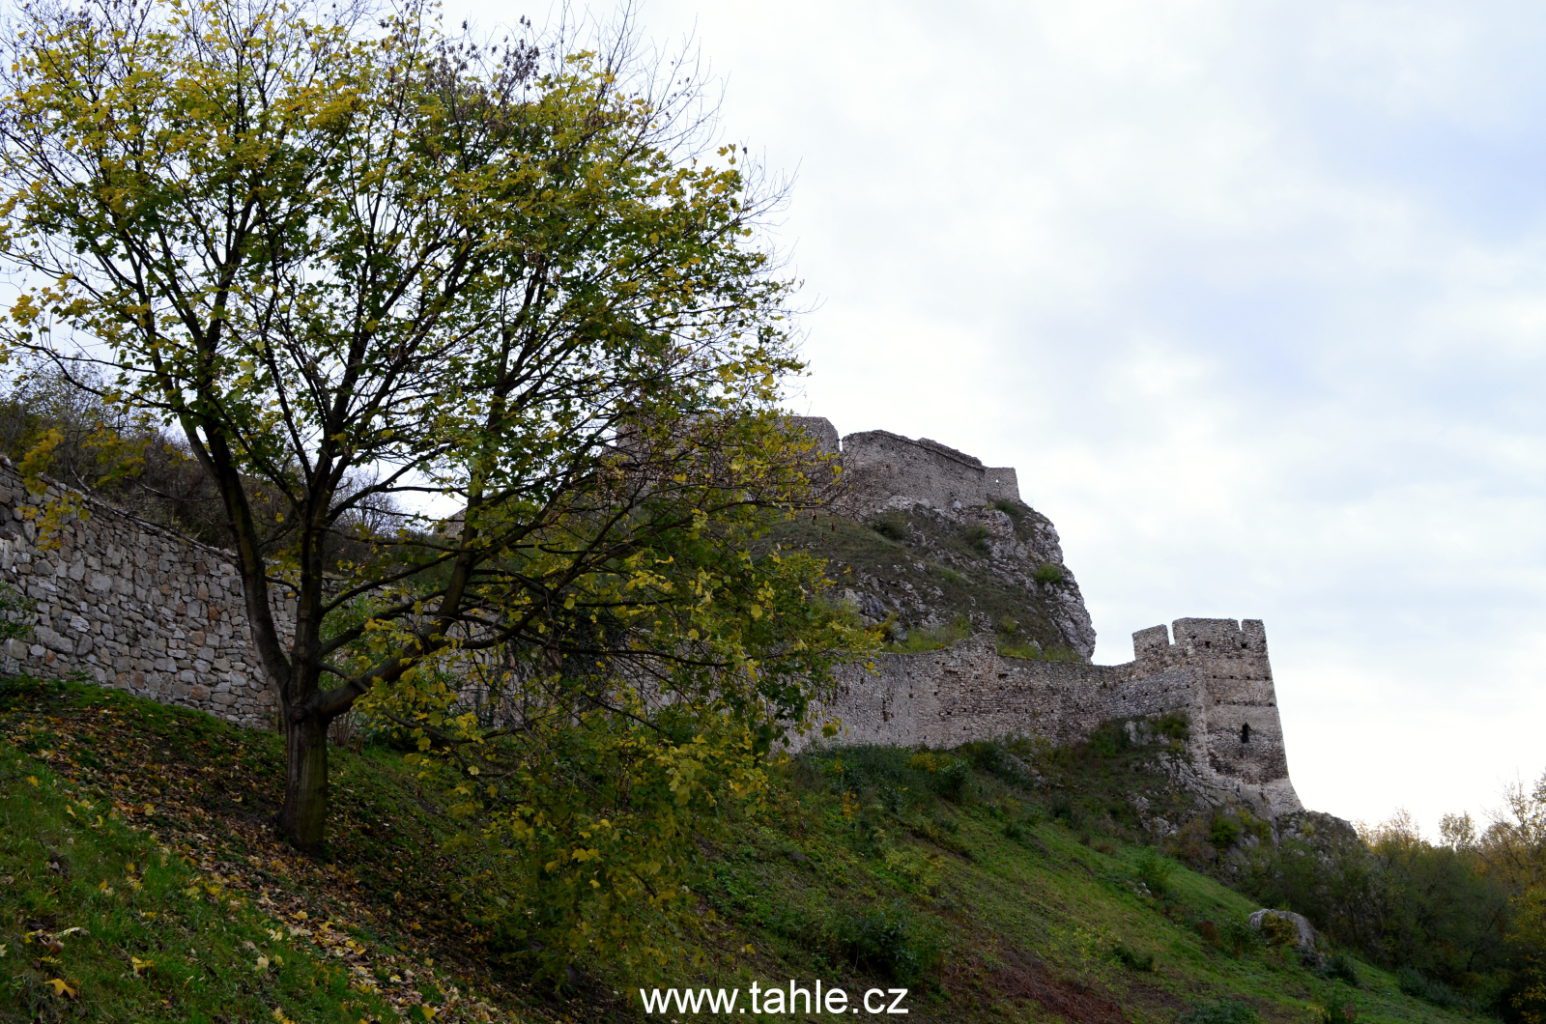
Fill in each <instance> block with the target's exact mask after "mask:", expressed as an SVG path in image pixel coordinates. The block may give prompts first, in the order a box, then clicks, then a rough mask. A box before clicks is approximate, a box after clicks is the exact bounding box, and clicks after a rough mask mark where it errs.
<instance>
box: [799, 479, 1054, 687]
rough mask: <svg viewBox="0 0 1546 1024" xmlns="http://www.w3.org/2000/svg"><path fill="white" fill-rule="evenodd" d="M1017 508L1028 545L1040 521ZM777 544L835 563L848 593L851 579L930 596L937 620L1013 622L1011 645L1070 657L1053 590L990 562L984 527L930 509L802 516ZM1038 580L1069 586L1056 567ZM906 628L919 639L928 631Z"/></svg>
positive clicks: (1044, 569) (1036, 573)
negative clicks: (943, 614) (860, 517)
mask: <svg viewBox="0 0 1546 1024" xmlns="http://www.w3.org/2000/svg"><path fill="white" fill-rule="evenodd" d="M1012 507H1013V508H1014V509H1015V512H1014V513H1013V515H1012V519H1013V521H1014V526H1015V531H1016V533H1017V534H1019V535H1022V539H1024V537H1025V536H1028V535H1029V531H1030V530H1031V529H1032V527H1033V525H1034V523H1033V520H1034V519H1035V518H1036V513H1034V512H1032V511H1031V510H1030V509H1028V508H1025V507H1024V506H1022V505H1018V504H1014V505H1013V506H1012ZM771 539H772V540H773V541H776V542H778V543H782V544H785V545H789V546H793V547H799V548H804V549H807V550H810V551H814V552H816V553H817V554H819V555H821V556H822V557H824V558H827V559H829V560H830V565H831V572H832V574H833V576H834V577H835V578H836V579H837V581H838V583H839V584H840V585H841V584H842V583H843V581H844V580H845V579H848V578H853V577H869V578H871V579H873V580H874V581H875V583H876V584H878V587H877V589H878V590H880V591H882V592H898V593H909V594H918V595H921V596H923V597H924V598H925V599H926V600H925V604H926V605H927V607H929V608H931V609H934V610H935V612H936V614H937V613H938V611H939V610H941V609H943V610H948V611H949V612H950V613H952V614H955V613H959V614H963V615H966V616H968V617H969V618H971V619H972V620H974V621H975V622H977V623H980V624H991V623H996V622H1000V621H1003V620H1005V619H1008V618H1012V619H1014V620H1015V622H1016V623H1017V630H1016V635H1015V636H1014V637H1013V638H1011V639H1012V640H1013V642H1014V643H1016V644H1019V645H1021V646H1023V647H1025V648H1026V649H1029V648H1030V646H1031V645H1033V644H1036V645H1040V646H1041V648H1042V649H1044V650H1052V649H1054V648H1063V649H1065V650H1067V649H1068V648H1067V646H1066V641H1065V640H1064V638H1063V636H1062V634H1061V633H1060V632H1059V630H1058V627H1057V625H1056V624H1055V623H1056V615H1057V607H1056V600H1055V597H1054V591H1053V589H1052V588H1049V587H1047V586H1024V585H1021V584H1017V583H1016V582H1014V581H1013V580H1012V579H1010V578H1006V577H1005V576H1003V575H1001V574H1000V573H999V572H998V571H997V570H996V569H995V567H994V565H993V563H992V562H991V561H990V560H989V559H987V558H986V557H984V556H985V555H986V554H987V553H988V550H989V544H988V541H989V535H988V532H987V528H986V527H984V526H981V525H967V526H964V527H963V526H961V525H959V524H957V523H953V522H951V521H949V520H948V519H944V518H942V517H940V516H939V515H938V514H937V513H933V512H930V511H928V510H925V509H910V510H902V509H888V510H886V511H885V512H882V513H880V514H879V515H877V516H876V517H874V518H873V519H872V520H871V521H869V522H868V523H861V522H857V521H855V520H853V519H849V518H846V517H843V516H837V515H825V514H821V515H807V516H802V517H800V518H798V519H794V520H791V521H789V522H786V523H783V524H781V525H780V526H779V527H778V528H777V529H776V530H775V531H774V533H773V536H772V538H771ZM1052 570H1057V571H1058V578H1057V579H1056V580H1052V579H1050V573H1051V571H1052ZM1032 573H1033V577H1034V578H1035V579H1036V580H1037V581H1038V582H1040V583H1043V584H1045V583H1058V582H1061V581H1062V580H1063V578H1064V577H1063V575H1062V570H1061V569H1060V567H1058V566H1055V565H1054V566H1050V567H1049V566H1046V565H1043V566H1039V567H1037V568H1036V569H1034V570H1032ZM902 625H903V626H904V627H906V628H908V629H909V630H912V631H914V632H916V631H917V627H919V626H922V623H921V622H917V621H906V622H903V623H902ZM928 628H929V627H924V629H925V632H927V630H928ZM918 649H919V650H931V649H933V648H930V647H922V648H918ZM1070 653H1072V652H1071V651H1070ZM1076 660H1083V659H1082V658H1077V656H1076Z"/></svg>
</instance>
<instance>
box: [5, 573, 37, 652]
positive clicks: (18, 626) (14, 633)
mask: <svg viewBox="0 0 1546 1024" xmlns="http://www.w3.org/2000/svg"><path fill="white" fill-rule="evenodd" d="M36 614H37V610H36V609H35V608H34V607H33V605H32V602H31V601H30V600H28V599H27V598H26V597H24V596H23V595H22V594H21V593H19V592H18V591H17V590H16V588H14V587H12V586H11V585H10V584H9V583H5V582H0V644H3V643H5V642H6V641H7V640H26V639H27V638H28V637H30V636H32V621H33V618H34V617H35V616H36Z"/></svg>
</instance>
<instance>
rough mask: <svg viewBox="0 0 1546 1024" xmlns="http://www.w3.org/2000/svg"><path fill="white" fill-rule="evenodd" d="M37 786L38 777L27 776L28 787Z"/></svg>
mask: <svg viewBox="0 0 1546 1024" xmlns="http://www.w3.org/2000/svg"><path fill="white" fill-rule="evenodd" d="M37 784H38V777H37V776H36V775H29V776H27V785H29V786H36V785H37Z"/></svg>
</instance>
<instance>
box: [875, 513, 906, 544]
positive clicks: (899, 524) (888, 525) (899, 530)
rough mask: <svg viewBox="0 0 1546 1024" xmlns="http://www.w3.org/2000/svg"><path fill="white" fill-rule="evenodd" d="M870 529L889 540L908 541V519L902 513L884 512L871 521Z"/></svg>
mask: <svg viewBox="0 0 1546 1024" xmlns="http://www.w3.org/2000/svg"><path fill="white" fill-rule="evenodd" d="M870 529H872V530H874V531H875V532H876V533H878V534H880V535H881V536H882V537H884V538H886V539H887V540H891V541H896V542H898V543H901V542H902V541H905V540H907V517H906V516H905V515H903V514H902V513H900V512H896V511H892V512H884V513H882V514H880V515H879V516H876V517H875V518H874V519H873V520H871V521H870Z"/></svg>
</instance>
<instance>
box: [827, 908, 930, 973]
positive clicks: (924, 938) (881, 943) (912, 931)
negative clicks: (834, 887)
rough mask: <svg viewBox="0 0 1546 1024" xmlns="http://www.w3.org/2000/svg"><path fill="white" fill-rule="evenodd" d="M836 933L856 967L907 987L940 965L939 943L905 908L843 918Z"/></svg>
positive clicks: (837, 926)
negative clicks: (936, 965)
mask: <svg viewBox="0 0 1546 1024" xmlns="http://www.w3.org/2000/svg"><path fill="white" fill-rule="evenodd" d="M834 929H835V938H836V940H837V946H838V949H839V951H840V952H841V955H842V956H843V958H844V959H846V960H847V961H848V962H849V963H850V964H851V965H852V966H853V967H855V968H857V969H859V970H863V971H872V972H874V973H875V974H878V975H880V976H882V977H884V978H888V979H890V980H891V981H895V982H898V983H900V984H903V985H913V984H916V983H917V982H919V981H921V980H923V978H924V977H925V976H926V975H927V974H928V973H929V972H930V971H931V970H933V968H934V966H935V964H936V963H938V961H939V956H940V945H939V942H938V940H937V939H936V938H935V936H933V935H932V934H929V933H928V932H926V931H925V930H924V928H923V927H922V926H921V925H920V924H919V922H918V920H917V917H916V915H915V914H914V913H913V912H912V911H911V910H909V909H908V908H907V907H906V906H904V905H902V904H894V905H892V906H891V907H888V908H886V909H884V910H875V911H868V912H862V913H851V914H848V915H845V916H841V917H839V918H838V919H837V920H836V922H835V923H834Z"/></svg>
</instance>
